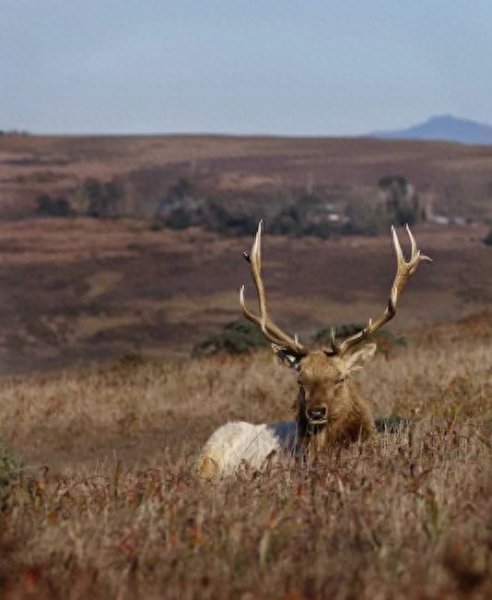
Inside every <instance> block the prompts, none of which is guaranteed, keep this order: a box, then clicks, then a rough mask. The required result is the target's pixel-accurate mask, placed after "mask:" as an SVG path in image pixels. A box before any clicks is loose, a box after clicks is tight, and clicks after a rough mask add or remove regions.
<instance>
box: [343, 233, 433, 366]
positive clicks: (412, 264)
mask: <svg viewBox="0 0 492 600" xmlns="http://www.w3.org/2000/svg"><path fill="white" fill-rule="evenodd" d="M406 230H407V233H408V237H409V238H410V244H411V252H410V259H409V260H408V261H406V260H405V256H404V255H403V251H402V249H401V245H400V241H399V239H398V236H397V234H396V230H395V228H394V227H391V235H392V238H393V246H394V248H395V254H396V275H395V279H394V281H393V285H392V286H391V292H390V297H389V300H388V304H387V305H386V308H385V310H384V313H383V315H382V316H381V317H380V318H379V319H378V320H377V321H375V322H373V321H372V319H369V321H368V323H367V325H366V326H365V327H364V329H363V330H362V331H359V332H358V333H356V334H355V335H352V336H350V337H349V338H347V339H345V340H343V342H341V343H340V344H339V345H338V346H337V347H336V351H337V353H338V354H340V355H342V354H345V353H346V352H347V351H348V350H349V349H350V348H353V347H354V346H356V345H357V344H359V343H360V342H362V341H363V340H365V339H366V338H368V337H369V336H370V335H372V334H374V333H376V331H377V330H378V329H380V328H381V327H382V326H383V325H385V324H386V323H387V322H388V321H390V320H391V319H392V318H393V317H394V316H395V314H396V305H397V303H398V298H399V295H400V292H401V291H402V290H403V288H404V287H405V284H406V283H407V281H408V279H409V277H410V275H413V274H414V273H415V271H416V270H417V267H418V266H419V264H420V262H422V261H425V260H427V261H430V262H432V259H431V258H429V257H428V256H425V255H423V254H421V253H420V250H419V249H418V248H417V242H416V241H415V238H414V237H413V235H412V232H411V231H410V227H409V226H408V225H406Z"/></svg>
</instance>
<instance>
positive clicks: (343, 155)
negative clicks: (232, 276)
mask: <svg viewBox="0 0 492 600" xmlns="http://www.w3.org/2000/svg"><path fill="white" fill-rule="evenodd" d="M491 171H492V147H490V146H489V147H487V146H465V145H460V144H449V143H442V142H414V141H388V140H375V139H363V138H353V139H343V138H340V139H335V138H274V137H273V138H272V137H270V138H267V137H221V136H146V137H144V136H141V137H138V136H134V137H129V136H127V137H124V136H114V137H103V136H101V137H41V136H3V137H0V202H1V204H0V208H1V214H2V216H3V217H5V216H19V215H27V214H32V211H33V209H34V203H35V198H36V197H37V195H39V194H40V193H42V192H47V193H55V192H56V191H66V190H67V189H71V188H73V187H75V186H76V185H77V184H80V183H81V182H82V181H83V180H84V179H85V178H86V177H88V176H91V177H97V178H99V179H101V180H103V181H107V180H110V179H112V178H114V177H122V178H126V179H125V181H129V182H130V185H131V186H133V187H135V186H136V188H135V192H134V193H135V194H136V195H137V200H136V201H138V202H144V203H145V202H150V201H154V202H155V201H158V199H159V197H161V196H162V195H163V194H164V193H165V191H166V189H167V188H168V186H169V185H170V184H172V183H173V182H174V181H176V179H177V178H178V177H180V176H186V177H192V178H193V179H194V180H195V181H197V182H198V183H199V185H200V186H201V188H202V189H204V190H206V191H207V192H208V193H212V194H217V193H218V194H233V195H234V194H235V195H237V194H246V195H247V196H248V197H252V198H253V199H254V198H258V199H259V198H262V199H265V197H266V198H268V194H272V193H277V194H278V193H284V192H286V191H288V190H292V189H305V188H306V186H311V185H314V186H315V187H316V186H318V187H322V188H326V189H329V190H332V191H334V192H336V190H340V189H342V190H344V191H345V192H348V193H355V192H356V191H357V190H358V189H359V188H362V189H363V188H367V187H368V188H374V187H375V186H376V183H377V181H378V180H379V179H380V178H381V177H383V176H386V175H404V176H405V177H407V179H408V180H409V181H410V182H411V183H412V184H414V185H415V186H416V187H417V189H418V190H419V191H421V192H425V193H428V194H431V195H432V196H433V198H434V199H435V203H436V207H437V209H439V210H446V211H451V212H453V213H456V214H461V215H466V216H474V217H483V216H487V215H488V216H489V217H490V216H492V213H491V212H490V211H491V209H490V193H491V185H492V177H491V175H490V173H491ZM142 181H143V182H144V183H142ZM152 196H155V197H152Z"/></svg>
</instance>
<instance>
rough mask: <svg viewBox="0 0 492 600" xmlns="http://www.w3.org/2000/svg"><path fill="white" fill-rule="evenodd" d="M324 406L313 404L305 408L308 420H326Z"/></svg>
mask: <svg viewBox="0 0 492 600" xmlns="http://www.w3.org/2000/svg"><path fill="white" fill-rule="evenodd" d="M326 413H327V410H326V406H315V407H314V408H309V409H308V410H307V416H308V419H309V420H310V421H324V420H326Z"/></svg>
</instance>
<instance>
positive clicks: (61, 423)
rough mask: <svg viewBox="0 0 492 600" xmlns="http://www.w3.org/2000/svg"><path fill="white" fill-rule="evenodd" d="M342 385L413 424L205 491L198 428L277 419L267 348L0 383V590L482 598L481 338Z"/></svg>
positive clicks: (281, 407) (279, 400)
mask: <svg viewBox="0 0 492 600" xmlns="http://www.w3.org/2000/svg"><path fill="white" fill-rule="evenodd" d="M359 384H360V387H361V393H362V394H363V395H364V396H365V398H366V399H367V400H368V401H370V402H371V404H372V405H373V407H374V412H375V414H376V415H377V416H389V415H391V414H398V415H400V416H413V417H415V421H414V423H413V424H412V425H411V426H410V427H407V428H404V427H402V428H401V430H400V431H399V432H397V433H392V434H390V433H384V434H381V435H380V436H379V437H378V439H377V440H376V441H375V442H374V443H370V444H365V445H354V446H353V447H351V448H349V449H347V450H343V451H340V452H339V453H337V454H335V455H333V456H329V457H327V458H326V460H323V461H322V462H319V463H317V464H314V465H311V466H310V467H309V468H305V469H301V468H298V467H295V466H292V465H289V466H285V465H277V466H271V467H270V469H269V470H268V471H267V472H265V473H253V472H250V471H248V470H247V469H245V470H244V472H241V473H240V474H239V475H238V477H237V478H234V479H229V480H225V481H223V482H219V483H217V484H208V483H202V482H199V481H197V480H196V478H195V477H194V476H193V472H192V465H193V460H194V457H195V456H196V454H197V452H198V450H199V449H200V446H201V445H202V444H203V442H204V441H205V439H206V437H207V436H208V435H209V434H210V432H211V431H212V430H213V428H214V427H216V426H218V425H220V424H221V423H223V422H225V421H227V420H230V419H247V420H250V421H253V422H259V421H265V420H281V419H287V418H290V416H291V415H290V406H291V404H292V401H293V400H294V398H295V394H296V384H295V379H294V378H293V377H291V376H290V375H289V374H288V373H287V372H286V371H285V369H284V368H283V367H281V366H280V365H277V364H276V363H274V361H273V360H272V359H271V358H270V356H269V354H267V353H263V352H261V353H258V354H256V355H253V356H249V357H245V358H237V359H232V358H215V359H207V360H200V361H182V362H173V363H167V364H157V363H153V362H146V361H139V360H134V361H131V360H126V361H120V362H119V363H115V364H114V365H112V366H110V367H107V368H104V369H100V370H91V371H84V372H79V373H62V374H58V375H50V376H33V377H24V378H16V379H3V380H2V381H1V383H0V436H1V437H2V438H3V439H4V440H5V441H6V443H7V444H8V445H9V446H10V447H11V448H12V449H13V450H14V451H15V452H17V453H19V454H22V455H23V456H24V457H25V467H24V469H23V470H22V471H21V473H20V477H19V478H18V479H16V480H14V481H13V483H12V484H11V486H10V488H9V492H8V494H4V496H3V499H2V506H1V509H0V595H1V593H3V597H6V598H16V599H17V598H58V597H60V598H113V597H114V598H146V599H147V598H179V599H180V600H183V599H185V598H211V599H212V598H213V599H215V598H244V599H253V598H260V597H272V598H285V599H287V598H288V599H290V600H294V599H301V598H371V599H372V598H403V597H405V598H407V597H408V598H431V597H433V598H434V597H435V598H442V597H465V596H466V597H477V598H478V597H490V595H491V594H492V561H491V558H490V557H491V553H492V517H491V515H492V501H491V493H492V479H491V469H490V466H491V462H490V458H491V448H492V442H491V430H492V352H491V345H490V338H486V337H485V338H482V339H470V338H468V339H467V337H466V335H463V336H462V337H461V338H460V339H459V341H453V340H447V341H445V340H443V339H437V340H435V341H432V340H431V341H427V342H425V344H424V343H421V344H417V343H413V344H410V345H409V347H408V348H407V349H398V350H397V351H395V353H394V355H392V356H390V358H389V359H385V358H383V357H380V358H377V359H376V360H375V361H374V362H373V363H372V364H371V365H370V366H368V367H367V368H366V370H365V371H364V372H362V373H361V375H360V377H359Z"/></svg>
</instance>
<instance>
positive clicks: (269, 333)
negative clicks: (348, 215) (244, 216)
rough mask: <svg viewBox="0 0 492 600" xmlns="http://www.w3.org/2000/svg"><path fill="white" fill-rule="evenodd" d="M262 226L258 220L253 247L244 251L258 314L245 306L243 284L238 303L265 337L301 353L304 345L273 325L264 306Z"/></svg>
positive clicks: (261, 222) (303, 350)
mask: <svg viewBox="0 0 492 600" xmlns="http://www.w3.org/2000/svg"><path fill="white" fill-rule="evenodd" d="M262 228H263V221H260V223H259V225H258V231H257V232H256V236H255V241H254V243H253V247H252V248H251V254H247V253H246V252H245V253H244V256H245V258H246V260H247V261H248V262H249V263H250V265H251V272H252V275H253V280H254V282H255V285H256V291H257V293H258V303H259V305H260V316H257V315H255V314H254V313H252V312H251V311H250V310H249V309H248V308H247V307H246V303H245V300H244V285H243V286H242V287H241V289H240V290H239V304H240V305H241V308H242V310H243V314H244V316H245V317H246V318H247V319H248V320H250V321H252V322H253V323H256V324H257V325H259V326H260V327H261V330H262V332H263V334H264V335H265V337H266V338H267V339H268V340H269V341H270V342H272V343H273V344H276V345H278V346H282V347H284V348H288V349H290V350H292V351H293V352H295V353H296V354H303V353H304V352H305V349H304V346H302V344H300V343H299V342H298V341H297V340H296V339H294V338H292V337H291V336H290V335H288V334H287V333H285V332H284V331H282V330H281V329H280V327H278V326H277V325H275V323H274V322H273V321H272V320H271V319H270V317H269V316H268V311H267V306H266V294H265V286H264V285H263V280H262V277H261V233H262Z"/></svg>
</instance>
